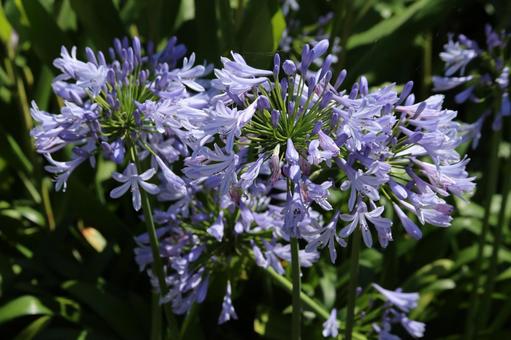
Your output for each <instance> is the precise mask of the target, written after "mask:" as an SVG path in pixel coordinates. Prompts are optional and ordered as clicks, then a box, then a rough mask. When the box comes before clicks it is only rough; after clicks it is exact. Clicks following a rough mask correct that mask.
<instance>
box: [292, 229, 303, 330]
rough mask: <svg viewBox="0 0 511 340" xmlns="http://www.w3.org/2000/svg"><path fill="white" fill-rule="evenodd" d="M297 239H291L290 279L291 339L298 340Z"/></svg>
mask: <svg viewBox="0 0 511 340" xmlns="http://www.w3.org/2000/svg"><path fill="white" fill-rule="evenodd" d="M298 251H299V249H298V239H297V238H296V237H291V277H292V280H293V320H292V329H291V339H293V340H300V337H301V335H300V333H301V316H302V307H301V301H300V293H301V291H302V288H301V278H300V259H299V253H298Z"/></svg>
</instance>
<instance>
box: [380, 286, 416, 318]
mask: <svg viewBox="0 0 511 340" xmlns="http://www.w3.org/2000/svg"><path fill="white" fill-rule="evenodd" d="M372 286H373V287H374V288H375V289H376V290H377V291H378V292H379V293H380V294H381V295H383V296H384V297H385V299H386V300H387V301H388V302H390V303H391V304H392V305H393V306H395V307H397V308H399V309H400V310H402V311H403V312H405V313H408V312H409V311H411V310H412V309H414V308H416V307H417V303H418V301H419V298H420V296H419V293H403V292H401V290H397V291H392V290H388V289H385V288H383V287H381V286H380V285H378V284H376V283H373V284H372Z"/></svg>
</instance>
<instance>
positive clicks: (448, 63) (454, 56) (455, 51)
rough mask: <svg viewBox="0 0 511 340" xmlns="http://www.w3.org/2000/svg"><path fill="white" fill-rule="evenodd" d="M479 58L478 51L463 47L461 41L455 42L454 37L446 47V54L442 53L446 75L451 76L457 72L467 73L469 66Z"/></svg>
mask: <svg viewBox="0 0 511 340" xmlns="http://www.w3.org/2000/svg"><path fill="white" fill-rule="evenodd" d="M475 57H477V51H475V50H474V49H471V48H470V47H468V46H465V45H463V44H462V43H461V42H460V41H457V42H454V41H453V40H452V37H450V38H449V42H448V43H447V44H445V45H444V52H441V53H440V59H442V60H443V61H444V62H445V68H446V70H445V75H446V76H451V75H453V74H454V73H456V72H457V71H460V73H461V74H463V73H464V72H465V67H466V66H467V64H468V63H469V62H470V61H472V59H474V58H475Z"/></svg>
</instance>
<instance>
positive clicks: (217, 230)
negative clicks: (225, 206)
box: [207, 212, 224, 242]
mask: <svg viewBox="0 0 511 340" xmlns="http://www.w3.org/2000/svg"><path fill="white" fill-rule="evenodd" d="M207 232H208V233H209V234H210V235H212V236H213V237H214V238H216V240H217V241H218V242H221V241H222V238H223V237H224V214H223V212H220V214H219V215H218V218H217V219H216V221H215V223H213V224H212V225H211V227H209V228H208V229H207Z"/></svg>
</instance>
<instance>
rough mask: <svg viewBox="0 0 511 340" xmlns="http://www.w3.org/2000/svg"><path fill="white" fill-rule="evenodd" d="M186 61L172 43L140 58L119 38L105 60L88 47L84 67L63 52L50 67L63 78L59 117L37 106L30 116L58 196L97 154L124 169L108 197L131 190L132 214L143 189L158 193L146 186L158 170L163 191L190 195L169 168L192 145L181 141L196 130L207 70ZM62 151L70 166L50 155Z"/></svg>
mask: <svg viewBox="0 0 511 340" xmlns="http://www.w3.org/2000/svg"><path fill="white" fill-rule="evenodd" d="M185 54H186V48H185V47H184V46H183V45H181V44H177V42H176V39H175V38H172V39H170V41H169V42H168V44H167V46H166V47H165V49H164V50H163V51H161V52H158V53H154V52H153V48H152V46H151V45H148V47H147V48H146V49H145V51H144V50H143V47H142V45H141V43H140V41H139V39H138V38H134V39H133V40H132V41H129V40H128V39H123V40H122V41H121V40H117V39H116V40H115V41H114V47H112V48H110V49H109V51H108V53H107V55H108V56H109V59H107V57H106V56H105V54H104V53H103V52H98V53H95V52H94V51H93V50H92V49H90V48H87V49H86V50H85V55H86V60H85V61H82V60H80V59H78V57H77V50H76V47H73V48H72V49H71V50H70V51H69V50H68V49H66V48H65V47H62V52H61V56H60V58H57V59H56V60H55V61H54V66H55V67H56V68H57V69H59V70H60V71H61V74H59V75H58V76H57V77H56V78H55V80H54V81H53V90H54V92H55V94H56V95H57V96H58V97H60V98H61V99H62V101H63V103H64V105H63V106H62V108H61V110H60V111H61V112H60V114H52V113H48V112H44V111H41V110H39V109H38V107H37V105H36V104H35V103H32V110H31V112H32V116H33V117H34V119H35V120H36V122H37V123H38V125H37V126H36V127H35V128H34V129H33V130H32V136H33V137H34V139H35V145H36V150H37V152H39V153H41V154H43V155H44V157H45V158H46V159H47V160H48V162H49V163H50V165H48V166H46V170H47V171H49V172H50V173H53V174H54V175H55V176H56V189H57V190H65V189H66V185H67V181H68V178H69V176H70V175H71V173H72V172H73V171H74V170H75V169H76V168H77V167H78V166H79V165H80V164H82V163H84V162H86V161H89V162H90V164H91V165H92V166H94V165H95V163H96V157H98V156H99V155H102V156H103V157H104V158H105V159H108V160H111V161H114V162H115V163H117V164H119V165H121V166H124V167H125V170H124V172H123V173H117V172H115V173H114V174H113V176H112V177H113V178H114V179H115V180H116V181H118V182H120V183H121V185H120V186H119V187H118V188H116V189H114V190H113V191H112V192H111V194H110V196H111V197H112V198H118V197H120V196H122V195H123V194H124V193H126V192H127V191H128V190H130V191H131V193H132V197H133V207H134V209H135V210H139V209H140V207H141V198H140V188H142V189H143V190H145V191H146V192H148V193H149V194H152V195H155V194H157V193H158V192H160V190H161V188H160V187H158V186H156V185H155V184H151V183H149V182H148V180H150V179H151V178H152V177H153V176H154V175H155V174H156V169H160V170H161V171H159V177H161V183H162V186H163V187H168V188H171V189H172V190H173V191H174V194H176V193H181V192H185V191H186V190H187V189H186V187H185V183H184V181H183V180H182V179H180V178H179V177H177V176H176V175H175V174H174V173H173V172H172V171H171V170H170V168H169V167H168V164H170V163H173V162H175V161H176V160H177V159H179V158H180V157H184V156H187V155H188V149H187V147H186V143H188V142H189V141H187V140H183V139H182V133H181V130H182V129H183V128H184V127H186V128H187V129H190V128H191V127H193V125H194V124H195V123H196V121H197V120H200V119H201V114H202V111H201V109H202V108H204V107H205V106H207V105H208V97H207V96H206V95H205V87H204V86H207V82H206V81H204V80H203V79H201V78H202V77H203V76H205V75H207V73H208V72H209V71H210V69H208V67H205V66H194V63H195V56H194V54H192V55H191V56H190V57H189V58H186V57H185V58H183V57H184V55H185ZM107 60H108V61H107ZM187 137H188V136H187ZM66 147H69V148H70V149H71V150H70V151H71V160H67V161H59V160H56V159H55V158H54V157H55V156H54V154H55V153H56V152H58V151H60V150H62V149H64V148H66ZM149 155H150V156H151V157H152V167H150V168H149V169H147V170H146V169H141V168H140V166H138V165H137V164H138V163H139V162H140V161H142V160H143V159H145V158H146V157H147V156H149ZM139 172H141V173H139Z"/></svg>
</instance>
